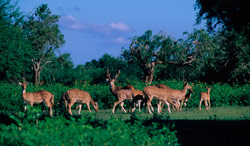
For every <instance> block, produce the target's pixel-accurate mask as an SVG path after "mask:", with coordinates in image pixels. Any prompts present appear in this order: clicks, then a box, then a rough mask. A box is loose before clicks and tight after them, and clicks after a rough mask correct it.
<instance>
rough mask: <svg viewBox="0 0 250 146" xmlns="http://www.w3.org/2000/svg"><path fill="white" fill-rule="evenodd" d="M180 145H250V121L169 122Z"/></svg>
mask: <svg viewBox="0 0 250 146" xmlns="http://www.w3.org/2000/svg"><path fill="white" fill-rule="evenodd" d="M168 122H170V123H174V124H175V128H174V129H175V130H176V131H177V137H178V139H179V143H180V145H183V146H187V145H191V146H194V145H197V146H204V145H219V146H229V145H249V131H250V120H241V121H221V120H169V121H168Z"/></svg>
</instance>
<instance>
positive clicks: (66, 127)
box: [0, 116, 178, 146]
mask: <svg viewBox="0 0 250 146" xmlns="http://www.w3.org/2000/svg"><path fill="white" fill-rule="evenodd" d="M92 119H94V117H85V118H83V117H82V118H77V119H75V118H72V117H71V118H69V119H67V118H65V117H62V116H58V117H56V118H54V119H50V118H46V119H45V120H39V121H37V122H30V121H28V122H27V121H23V122H22V123H19V124H11V125H9V126H6V125H1V133H0V145H112V146H113V145H178V143H177V141H178V139H177V137H176V134H175V133H176V132H175V131H173V130H171V127H170V126H169V125H167V124H159V123H158V122H157V121H150V123H151V124H147V125H146V124H144V123H148V121H141V120H139V119H136V118H133V119H131V120H129V121H122V120H119V119H117V118H112V119H110V120H108V121H94V120H92ZM18 121H19V122H20V120H18Z"/></svg>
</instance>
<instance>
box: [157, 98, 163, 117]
mask: <svg viewBox="0 0 250 146" xmlns="http://www.w3.org/2000/svg"><path fill="white" fill-rule="evenodd" d="M163 105H164V104H163ZM162 107H163V106H162V101H159V103H158V105H157V111H158V114H159V113H160V112H161V109H162Z"/></svg>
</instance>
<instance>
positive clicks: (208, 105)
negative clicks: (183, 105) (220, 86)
mask: <svg viewBox="0 0 250 146" xmlns="http://www.w3.org/2000/svg"><path fill="white" fill-rule="evenodd" d="M210 105H211V103H210V99H208V109H209V110H210Z"/></svg>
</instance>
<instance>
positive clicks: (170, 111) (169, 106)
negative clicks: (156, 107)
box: [165, 101, 171, 113]
mask: <svg viewBox="0 0 250 146" xmlns="http://www.w3.org/2000/svg"><path fill="white" fill-rule="evenodd" d="M165 103H166V105H167V106H168V112H169V113H171V110H170V106H169V103H168V102H167V101H165Z"/></svg>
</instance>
